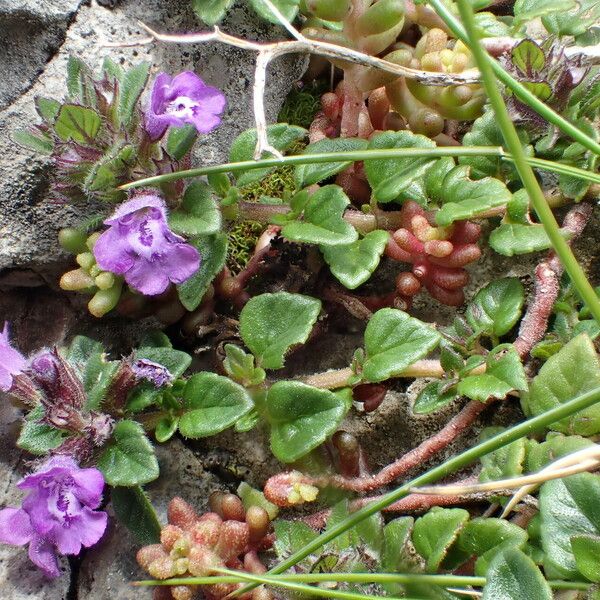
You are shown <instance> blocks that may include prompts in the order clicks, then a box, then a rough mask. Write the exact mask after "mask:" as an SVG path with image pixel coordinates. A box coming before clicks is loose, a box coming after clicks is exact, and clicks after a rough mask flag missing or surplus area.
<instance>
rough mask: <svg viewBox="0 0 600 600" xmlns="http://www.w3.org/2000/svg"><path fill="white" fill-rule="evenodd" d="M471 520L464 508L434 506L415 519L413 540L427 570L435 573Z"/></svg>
mask: <svg viewBox="0 0 600 600" xmlns="http://www.w3.org/2000/svg"><path fill="white" fill-rule="evenodd" d="M468 520H469V513H468V511H466V510H464V509H462V508H439V507H437V506H436V507H434V508H432V509H431V510H430V511H429V512H428V513H426V514H425V515H423V516H422V517H420V518H418V519H417V520H416V521H415V526H414V529H413V533H412V541H413V544H414V546H415V549H416V550H417V552H418V553H419V554H420V555H421V556H422V557H423V558H424V559H425V561H426V571H427V572H428V573H435V572H436V571H437V570H438V568H439V566H440V564H441V563H442V561H443V560H444V557H445V556H446V554H447V552H448V550H449V549H450V546H452V544H453V543H454V542H455V541H456V539H457V537H458V534H459V533H460V531H461V529H462V528H463V527H464V526H465V525H466V523H467V521H468Z"/></svg>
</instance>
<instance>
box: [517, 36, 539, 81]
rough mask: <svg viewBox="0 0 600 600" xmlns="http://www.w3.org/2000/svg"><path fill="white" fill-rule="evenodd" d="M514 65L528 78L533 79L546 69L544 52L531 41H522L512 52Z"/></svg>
mask: <svg viewBox="0 0 600 600" xmlns="http://www.w3.org/2000/svg"><path fill="white" fill-rule="evenodd" d="M510 57H511V60H512V63H513V65H514V66H515V67H517V69H519V70H520V71H522V73H523V74H524V75H526V76H529V77H532V76H533V75H534V74H535V73H538V72H539V71H541V70H542V69H543V68H544V65H545V64H546V56H545V55H544V51H543V50H542V49H541V48H540V47H539V46H538V45H537V44H536V43H535V42H534V41H533V40H529V39H525V40H521V41H520V42H519V43H518V44H516V45H515V46H514V47H513V49H512V50H511V52H510Z"/></svg>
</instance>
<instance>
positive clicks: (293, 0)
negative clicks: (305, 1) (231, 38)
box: [250, 0, 300, 24]
mask: <svg viewBox="0 0 600 600" xmlns="http://www.w3.org/2000/svg"><path fill="white" fill-rule="evenodd" d="M272 2H273V5H274V6H275V8H277V9H278V10H279V12H280V13H281V14H282V15H283V16H284V17H285V18H286V19H287V20H288V21H293V20H294V18H295V17H296V15H297V14H298V5H299V3H300V0H272ZM250 4H251V6H252V8H253V9H254V10H255V11H256V12H257V13H258V15H259V16H260V17H262V18H263V19H265V20H267V21H270V22H271V23H276V24H280V22H279V19H278V18H277V17H276V16H275V15H274V14H273V13H272V12H271V10H270V9H269V7H268V6H267V5H266V4H265V3H264V2H263V1H262V0H250Z"/></svg>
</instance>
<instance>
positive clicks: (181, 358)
mask: <svg viewBox="0 0 600 600" xmlns="http://www.w3.org/2000/svg"><path fill="white" fill-rule="evenodd" d="M134 358H135V360H139V359H141V358H144V359H146V360H151V361H153V362H155V363H158V364H159V365H163V367H166V368H167V369H168V370H169V372H170V373H171V375H173V377H175V378H177V377H180V376H181V375H183V374H184V373H185V371H186V370H187V368H188V367H189V366H190V364H191V363H192V357H191V356H190V355H189V354H188V353H187V352H182V351H181V350H174V349H173V348H167V347H164V346H160V347H155V346H147V347H145V348H144V347H142V348H138V349H137V350H136V351H135V353H134Z"/></svg>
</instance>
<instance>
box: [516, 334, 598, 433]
mask: <svg viewBox="0 0 600 600" xmlns="http://www.w3.org/2000/svg"><path fill="white" fill-rule="evenodd" d="M598 386H600V363H599V361H598V356H597V354H596V350H595V348H594V344H593V342H592V341H591V340H590V338H589V336H588V335H587V334H585V333H582V334H580V335H578V336H577V337H576V338H573V339H572V340H571V341H570V342H569V343H568V344H566V345H565V346H563V347H562V348H561V349H560V350H559V351H558V352H557V353H556V354H554V355H553V356H551V357H550V358H549V359H548V360H547V361H546V362H545V363H544V365H543V366H542V368H541V369H540V370H539V372H538V374H537V375H536V376H535V377H534V379H533V381H532V382H531V385H530V387H529V394H526V395H522V396H521V405H522V406H523V410H524V411H525V413H526V414H528V415H539V414H541V413H542V412H545V411H547V410H549V409H551V408H554V407H556V406H559V405H560V404H562V403H563V402H567V401H568V400H571V399H572V398H575V396H579V395H580V394H584V393H585V392H588V391H590V390H592V389H594V388H596V387H598ZM550 429H552V430H554V431H560V432H562V433H569V434H573V433H575V434H580V435H595V434H596V433H599V432H600V405H594V406H591V407H590V408H586V409H585V410H583V411H581V412H578V413H577V414H575V415H573V416H572V417H568V418H566V419H562V420H561V421H557V422H556V423H553V424H552V426H551V427H550Z"/></svg>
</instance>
